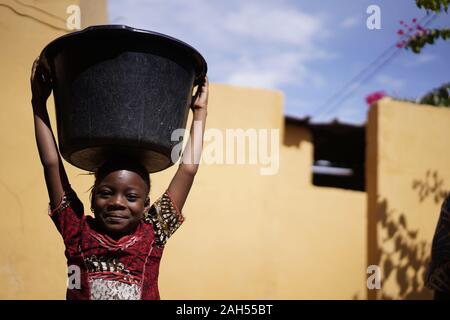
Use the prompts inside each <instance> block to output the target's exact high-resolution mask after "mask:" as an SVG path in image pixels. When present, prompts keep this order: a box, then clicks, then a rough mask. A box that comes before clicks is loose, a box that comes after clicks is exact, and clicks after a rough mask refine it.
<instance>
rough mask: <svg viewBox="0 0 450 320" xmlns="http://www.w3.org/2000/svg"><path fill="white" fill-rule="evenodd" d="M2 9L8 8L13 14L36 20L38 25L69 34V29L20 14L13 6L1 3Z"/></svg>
mask: <svg viewBox="0 0 450 320" xmlns="http://www.w3.org/2000/svg"><path fill="white" fill-rule="evenodd" d="M0 7H5V8H8V9H9V10H11V11H12V12H14V13H15V14H17V15H18V16H21V17H25V18H28V19H31V20H34V21H36V22H38V23H41V24H43V25H46V26H47V27H50V28H52V29H55V30H59V31H64V32H68V30H67V29H64V28H60V27H57V26H54V25H52V24H51V23H48V22H45V21H43V20H41V19H38V18H36V17H33V16H31V15H28V14H25V13H22V12H19V11H17V10H16V9H14V8H13V7H11V6H9V5H7V4H4V3H0Z"/></svg>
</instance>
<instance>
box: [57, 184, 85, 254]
mask: <svg viewBox="0 0 450 320" xmlns="http://www.w3.org/2000/svg"><path fill="white" fill-rule="evenodd" d="M83 212H84V208H83V204H82V203H81V201H80V199H78V197H77V195H76V193H75V191H73V190H72V189H69V190H67V191H65V192H64V196H63V198H62V199H61V201H60V203H59V205H58V206H57V207H56V208H52V207H51V206H50V205H49V209H48V213H49V216H50V217H51V219H52V220H53V222H54V224H55V226H56V228H57V229H58V231H59V233H60V234H61V236H62V237H63V240H64V244H65V245H66V255H67V254H68V255H70V254H71V253H73V252H75V251H76V250H77V248H78V242H79V239H80V235H81V229H82V226H81V223H82V221H83V217H84V213H83ZM74 250H75V251H74Z"/></svg>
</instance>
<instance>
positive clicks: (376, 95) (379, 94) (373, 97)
mask: <svg viewBox="0 0 450 320" xmlns="http://www.w3.org/2000/svg"><path fill="white" fill-rule="evenodd" d="M385 96H386V94H385V93H384V91H375V92H372V93H371V94H369V95H368V96H367V97H366V102H367V104H368V105H369V106H370V105H372V104H373V103H375V102H377V101H378V100H380V99H382V98H383V97H385Z"/></svg>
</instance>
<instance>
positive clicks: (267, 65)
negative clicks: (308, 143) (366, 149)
mask: <svg viewBox="0 0 450 320" xmlns="http://www.w3.org/2000/svg"><path fill="white" fill-rule="evenodd" d="M370 5H377V6H379V7H380V10H381V11H380V12H381V29H379V30H377V29H375V30H369V29H368V28H367V26H366V20H367V18H368V17H369V16H370V14H368V13H367V12H366V10H367V8H368V7H369V6H370ZM108 10H109V20H110V23H112V24H125V25H128V26H132V27H136V28H142V29H147V30H152V31H157V32H161V33H165V34H167V35H170V36H173V37H175V38H178V39H180V40H182V41H184V42H187V43H189V44H190V45H192V46H193V47H195V48H196V49H197V50H198V51H199V52H200V53H201V54H202V55H203V56H204V57H205V59H206V61H207V62H208V75H209V77H210V80H211V81H212V82H221V83H227V84H234V85H241V86H248V87H259V88H269V89H278V90H281V91H282V92H283V93H284V98H285V105H284V108H285V114H287V115H291V116H295V117H300V118H301V117H305V116H310V117H312V119H313V121H314V122H327V121H330V120H332V119H338V120H339V121H341V122H346V123H355V124H359V123H364V122H365V120H366V116H367V109H368V106H367V105H366V102H365V97H366V96H367V95H368V94H370V93H372V92H374V91H384V92H386V94H388V95H390V96H394V97H397V98H412V99H415V98H417V97H420V96H422V95H424V94H425V93H427V92H428V91H429V90H431V89H433V88H436V87H438V86H440V85H441V84H442V83H444V82H449V81H450V66H449V57H450V41H447V42H444V41H442V40H440V41H438V42H437V43H436V44H435V45H434V46H428V47H425V49H424V50H423V51H422V53H421V54H420V55H416V54H413V53H412V52H411V51H407V50H405V49H392V52H394V51H395V50H399V51H400V52H398V53H396V54H395V57H394V58H392V59H391V60H390V61H389V63H387V64H384V66H383V67H382V68H381V69H379V70H378V71H377V72H376V73H374V74H373V76H371V77H369V78H368V79H367V80H366V81H364V82H363V83H359V82H356V83H354V84H353V86H352V87H351V88H350V89H351V94H349V95H348V98H346V99H343V98H342V97H341V98H340V97H339V96H338V98H334V99H331V101H332V102H331V103H327V101H330V98H332V97H333V96H334V95H335V94H336V93H338V92H342V87H343V86H344V85H345V84H346V83H348V82H349V80H351V79H352V78H353V77H354V76H355V75H357V74H358V73H359V72H360V71H361V70H362V69H364V68H366V67H367V66H368V65H369V64H370V63H371V62H373V61H374V60H375V59H377V58H378V57H379V56H380V55H381V54H382V53H383V52H385V51H386V50H387V49H388V48H389V47H391V46H392V45H395V43H396V42H397V41H398V39H399V38H398V37H399V36H398V35H397V33H396V31H397V30H398V29H399V28H400V27H401V26H400V24H399V21H400V20H404V21H405V22H410V21H411V20H412V19H413V18H417V19H418V20H420V19H421V18H422V17H423V16H425V11H424V10H419V9H418V8H417V7H416V5H415V1H414V0H395V1H392V0H382V1H375V0H370V1H366V0H320V1H304V0H297V1H294V0H226V1H222V0H191V1H182V0H108ZM444 26H446V27H448V26H450V16H449V15H448V14H441V15H439V17H438V18H437V19H435V20H434V21H433V22H432V23H431V24H430V25H429V26H428V27H431V28H432V27H444Z"/></svg>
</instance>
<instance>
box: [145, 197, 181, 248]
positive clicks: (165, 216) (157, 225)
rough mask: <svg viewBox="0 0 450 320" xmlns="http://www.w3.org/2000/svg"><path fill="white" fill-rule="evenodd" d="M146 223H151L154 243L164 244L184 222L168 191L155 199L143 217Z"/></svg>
mask: <svg viewBox="0 0 450 320" xmlns="http://www.w3.org/2000/svg"><path fill="white" fill-rule="evenodd" d="M144 221H145V222H146V223H150V224H152V225H153V230H154V233H155V243H156V244H157V245H159V246H164V245H165V244H166V242H167V240H168V239H169V238H170V237H171V236H172V234H174V232H175V231H176V230H177V229H178V228H179V227H180V225H181V224H182V223H183V222H184V217H183V215H182V214H181V212H180V211H179V210H178V208H177V206H176V205H175V203H174V202H173V201H172V198H171V197H170V194H169V192H168V191H166V192H164V194H163V195H162V196H161V197H160V198H159V199H158V200H156V202H155V203H153V205H152V206H151V207H150V210H149V211H148V213H147V214H146V215H145V217H144Z"/></svg>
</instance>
